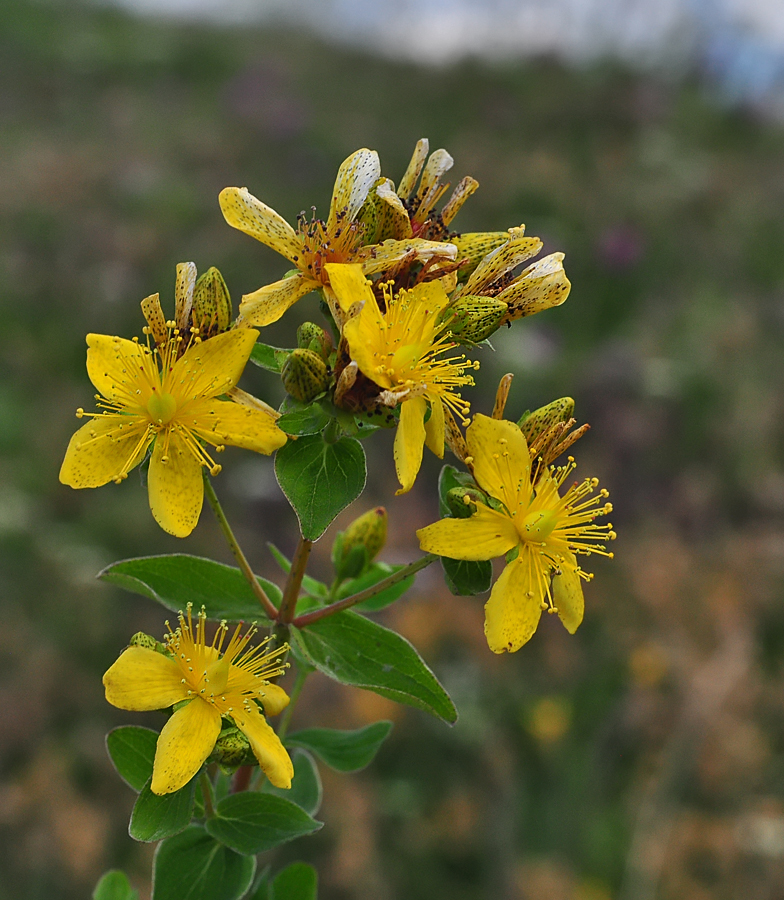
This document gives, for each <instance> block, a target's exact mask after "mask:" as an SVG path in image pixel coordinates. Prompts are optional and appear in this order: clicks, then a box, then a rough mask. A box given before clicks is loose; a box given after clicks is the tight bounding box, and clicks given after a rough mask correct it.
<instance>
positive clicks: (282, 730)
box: [278, 668, 310, 741]
mask: <svg viewBox="0 0 784 900" xmlns="http://www.w3.org/2000/svg"><path fill="white" fill-rule="evenodd" d="M308 675H310V672H308V670H307V669H299V668H298V669H297V677H296V678H295V680H294V686H293V687H292V688H291V693H290V694H289V705H288V706H287V707H286V709H285V711H284V713H283V715H282V716H281V717H280V725H278V737H279V738H280V739H281V741H283V739H284V738H285V737H286V734H287V732H288V730H289V725H290V724H291V716H292V713H293V712H294V707H295V706H296V705H297V700H299V695H300V694H301V693H302V688H303V687H304V685H305V679H306V678H307V677H308Z"/></svg>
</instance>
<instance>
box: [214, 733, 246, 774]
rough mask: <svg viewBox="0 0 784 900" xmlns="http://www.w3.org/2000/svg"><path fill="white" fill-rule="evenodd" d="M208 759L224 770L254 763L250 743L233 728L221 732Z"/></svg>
mask: <svg viewBox="0 0 784 900" xmlns="http://www.w3.org/2000/svg"><path fill="white" fill-rule="evenodd" d="M210 759H211V760H213V761H214V762H217V763H220V765H221V766H223V767H226V768H236V767H237V766H247V765H253V764H255V762H256V757H255V756H254V755H253V751H252V750H251V749H250V741H249V740H248V739H247V738H246V737H245V735H244V734H243V733H242V732H241V731H240V730H239V728H234V727H230V728H227V729H225V730H224V731H221V733H220V734H219V735H218V740H217V741H215V748H214V749H213V751H212V754H211V755H210Z"/></svg>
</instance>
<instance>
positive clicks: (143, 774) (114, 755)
mask: <svg viewBox="0 0 784 900" xmlns="http://www.w3.org/2000/svg"><path fill="white" fill-rule="evenodd" d="M157 742H158V732H157V731H153V730H152V729H151V728H142V727H141V726H139V725H121V726H120V727H119V728H113V729H112V730H111V731H110V732H109V733H108V734H107V735H106V751H107V753H108V754H109V759H111V761H112V763H113V764H114V768H115V769H117V774H118V775H119V776H120V778H122V780H123V781H124V782H125V783H126V784H127V785H128V786H129V787H132V788H133V789H134V790H135V791H136V793H137V794H138V793H139V792H140V791H141V790H142V788H143V787H144V785H145V784H146V783H147V782H148V781H149V780H150V778H151V777H152V766H153V762H154V761H155V747H156V744H157Z"/></svg>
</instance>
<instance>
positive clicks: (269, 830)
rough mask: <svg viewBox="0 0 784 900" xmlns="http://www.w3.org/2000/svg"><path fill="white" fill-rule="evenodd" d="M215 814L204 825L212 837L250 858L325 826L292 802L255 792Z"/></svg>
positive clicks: (233, 800) (220, 806)
mask: <svg viewBox="0 0 784 900" xmlns="http://www.w3.org/2000/svg"><path fill="white" fill-rule="evenodd" d="M215 812H216V815H215V816H213V817H212V818H211V819H207V821H206V822H205V824H204V827H205V828H206V829H207V831H208V832H209V834H211V835H212V836H213V837H214V838H215V839H216V840H218V841H220V842H221V843H222V844H225V845H226V846H227V847H231V849H232V850H236V851H237V852H238V853H246V854H254V853H261V852H262V851H264V850H271V849H272V848H273V847H277V846H278V844H284V843H285V842H286V841H292V840H294V838H298V837H301V836H302V835H303V834H310V833H311V832H313V831H318V829H319V828H321V827H322V825H323V824H324V823H323V822H317V821H316V820H315V819H312V818H311V817H310V816H309V815H308V814H307V813H306V812H305V810H304V809H300V807H299V806H297V804H296V803H292V802H291V801H290V800H284V799H283V797H276V796H275V795H274V794H264V793H255V792H253V791H243V792H242V793H240V794H230V795H229V796H228V797H226V798H225V799H223V800H221V802H220V803H219V804H218V806H217V808H216V810H215Z"/></svg>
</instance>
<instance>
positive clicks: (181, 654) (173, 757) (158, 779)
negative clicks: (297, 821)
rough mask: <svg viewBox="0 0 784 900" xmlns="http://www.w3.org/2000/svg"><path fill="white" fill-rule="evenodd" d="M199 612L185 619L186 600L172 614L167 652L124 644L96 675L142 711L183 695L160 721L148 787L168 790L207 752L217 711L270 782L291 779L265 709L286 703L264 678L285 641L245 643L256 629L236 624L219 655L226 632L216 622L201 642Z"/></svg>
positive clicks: (120, 700)
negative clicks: (174, 622)
mask: <svg viewBox="0 0 784 900" xmlns="http://www.w3.org/2000/svg"><path fill="white" fill-rule="evenodd" d="M205 624H206V617H205V615H204V612H203V611H202V612H201V613H199V618H198V623H197V625H196V627H195V628H194V627H193V622H192V619H191V607H190V604H188V611H187V617H186V616H183V614H182V613H180V615H179V626H178V628H177V629H176V631H171V629H169V633H168V634H167V635H166V637H165V641H166V649H167V653H159V652H157V651H156V650H152V649H149V648H148V647H138V646H135V647H128V649H127V650H125V651H123V653H122V654H121V655H120V658H119V659H118V660H117V661H116V662H115V663H114V665H112V666H111V667H110V668H109V670H108V671H107V672H106V674H105V675H104V676H103V685H104V688H105V689H106V699H107V700H108V701H109V703H111V704H112V705H113V706H117V707H118V708H119V709H128V710H133V711H135V712H146V711H149V710H153V709H165V708H167V707H169V706H173V705H174V704H179V703H183V702H184V705H182V706H180V707H179V708H178V709H177V710H176V711H175V712H174V714H173V715H172V717H171V718H170V719H169V721H168V722H167V723H166V724H165V725H164V726H163V730H162V731H161V734H160V737H159V738H158V746H157V748H156V750H155V763H154V765H153V770H152V784H151V785H150V787H151V789H152V792H153V793H154V794H170V793H172V791H177V790H179V789H180V788H181V787H183V786H184V785H186V784H187V783H188V782H189V781H190V780H191V778H193V776H194V775H195V774H196V773H197V772H198V771H199V769H200V768H201V767H202V764H203V763H204V761H205V760H206V759H207V757H208V756H209V755H210V753H211V752H212V749H213V747H214V746H215V741H216V740H217V739H218V735H219V734H220V731H221V716H228V717H229V718H230V719H233V721H234V724H235V725H236V726H237V728H239V729H240V731H242V732H243V734H244V735H245V736H246V737H247V738H248V741H249V742H250V746H251V749H252V750H253V753H254V755H255V756H256V759H257V760H258V761H259V765H260V766H261V768H262V770H263V771H264V773H265V774H266V776H267V778H269V780H270V781H271V782H272V784H274V785H275V786H276V787H281V788H288V787H291V779H292V776H293V775H294V768H293V766H292V764H291V759H290V758H289V755H288V753H287V752H286V750H285V748H284V747H283V744H281V742H280V738H278V736H277V734H275V732H274V731H273V730H272V728H270V726H269V725H268V724H267V720H266V719H265V718H264V715H263V714H262V712H261V710H260V709H259V707H258V705H257V703H256V701H258V702H259V703H261V705H262V706H263V707H264V711H265V712H266V713H267V715H273V716H274V715H277V714H278V713H279V712H281V711H282V710H284V709H285V708H286V706H288V702H289V698H288V695H287V694H286V692H285V691H284V690H283V688H281V687H278V686H277V685H276V684H270V683H269V680H268V679H270V678H275V677H277V676H278V675H280V674H282V672H283V668H282V667H281V664H280V657H281V655H282V654H283V653H284V651H285V650H287V649H288V648H287V647H285V646H284V647H279V648H278V649H277V650H272V651H269V652H266V653H265V652H262V651H263V648H264V646H265V645H266V643H267V641H269V638H267V640H265V641H264V642H262V644H261V645H260V646H258V647H252V648H251V649H246V648H247V645H248V642H249V641H250V639H251V638H252V637H253V635H254V633H255V631H256V629H255V628H250V629H248V631H247V632H246V633H245V634H244V635H242V634H240V626H239V625H238V626H237V629H236V630H235V632H234V634H233V635H232V636H231V639H230V640H229V643H228V646H227V647H226V650H225V651H224V652H223V654H222V655H221V651H222V650H223V643H224V640H225V638H226V635H227V634H228V628H227V626H226V624H225V622H222V623H221V624H220V625H219V626H218V629H217V631H216V633H215V636H214V637H213V639H212V643H211V644H208V643H207V636H206V628H205Z"/></svg>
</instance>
